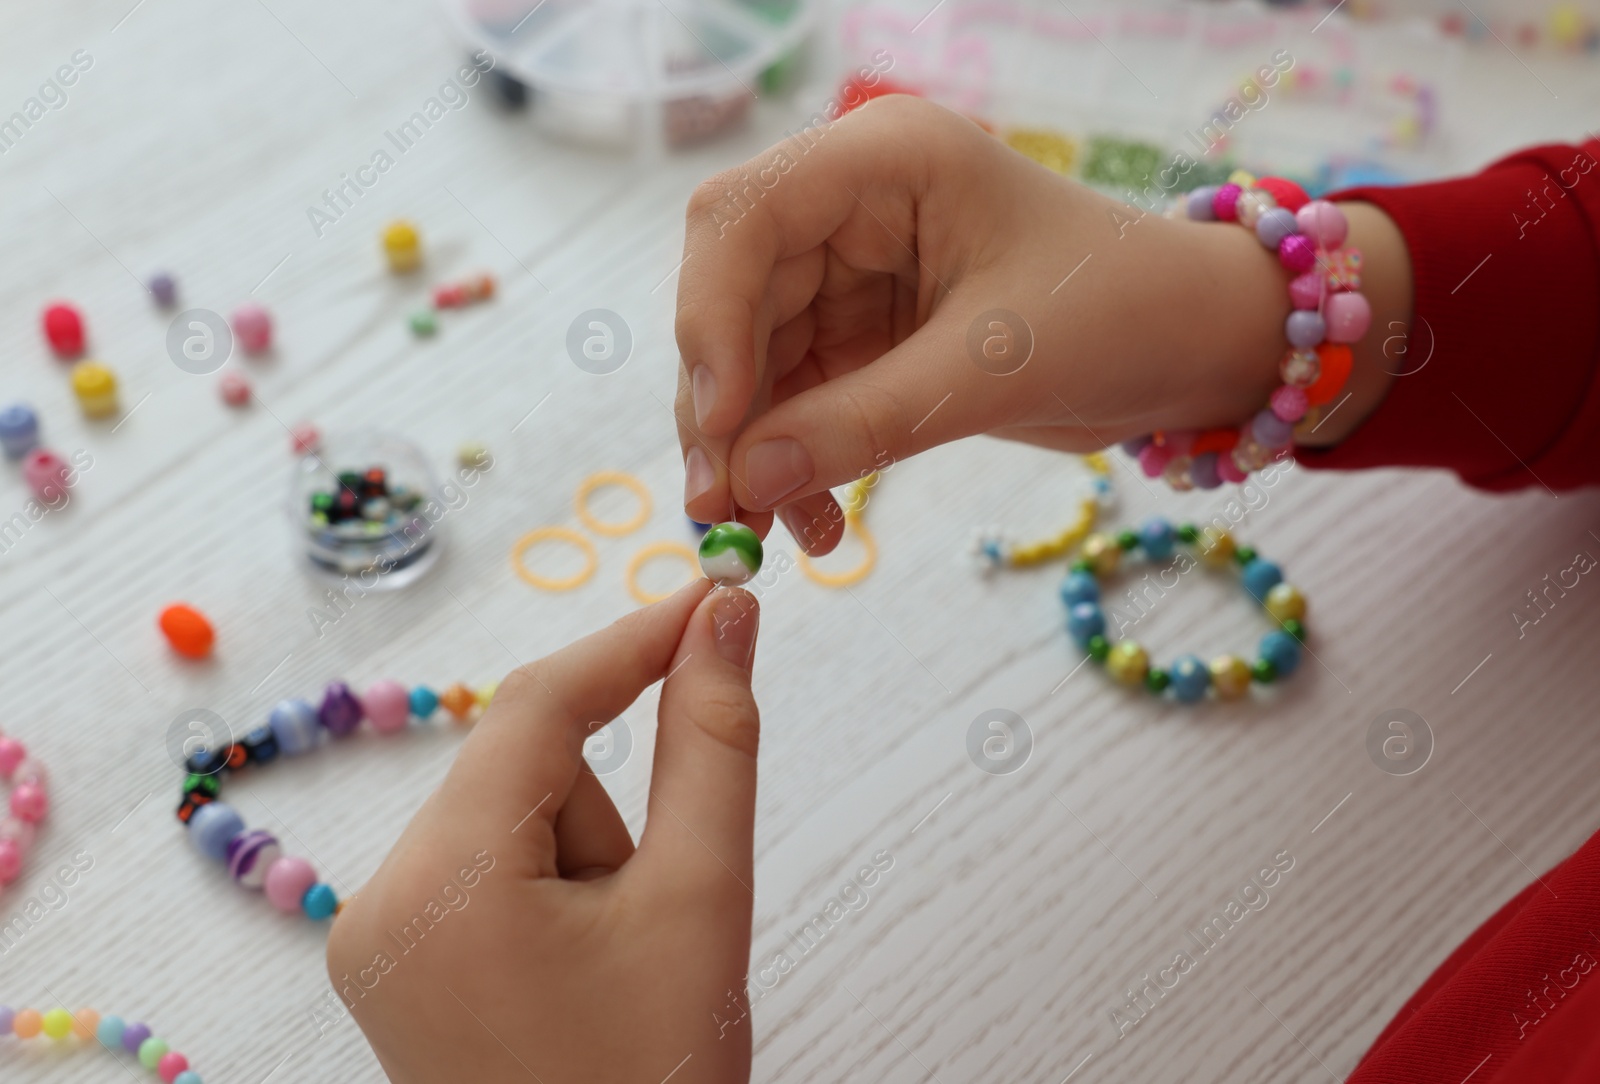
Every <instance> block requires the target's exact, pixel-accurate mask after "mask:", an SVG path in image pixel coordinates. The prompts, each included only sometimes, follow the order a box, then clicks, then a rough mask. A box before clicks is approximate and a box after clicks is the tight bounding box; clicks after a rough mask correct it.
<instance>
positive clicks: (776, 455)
mask: <svg viewBox="0 0 1600 1084" xmlns="http://www.w3.org/2000/svg"><path fill="white" fill-rule="evenodd" d="M744 471H745V482H746V484H747V485H748V486H749V487H750V495H751V496H752V497H754V498H755V500H756V502H757V503H758V504H760V506H761V508H762V509H766V508H771V507H772V506H773V505H775V504H777V503H778V502H779V501H780V500H782V499H783V498H784V497H787V496H788V495H789V494H791V493H793V492H794V491H795V490H797V489H799V488H800V487H801V486H803V485H805V484H806V483H807V482H809V481H811V476H812V474H814V473H815V471H816V468H815V467H813V466H812V465H811V453H810V452H808V451H806V449H805V445H803V444H801V443H800V442H799V441H798V440H795V439H794V438H793V437H778V438H777V439H775V440H764V441H762V442H761V443H760V444H757V445H756V446H755V447H754V448H751V449H750V451H749V453H748V454H747V455H746V456H745V459H744Z"/></svg>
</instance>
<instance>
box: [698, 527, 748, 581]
mask: <svg viewBox="0 0 1600 1084" xmlns="http://www.w3.org/2000/svg"><path fill="white" fill-rule="evenodd" d="M700 571H701V572H704V573H705V576H706V579H708V580H710V581H711V582H712V583H715V584H718V585H719V586H722V587H737V586H739V585H740V584H742V583H749V582H750V581H751V580H752V579H753V578H754V577H755V574H756V573H757V572H760V571H761V539H759V538H757V537H756V533H755V532H754V531H752V530H751V529H750V528H749V527H746V526H745V525H744V524H742V523H719V524H717V525H716V526H715V527H712V528H711V529H710V530H708V531H707V532H706V534H705V537H704V538H702V539H701V540H700Z"/></svg>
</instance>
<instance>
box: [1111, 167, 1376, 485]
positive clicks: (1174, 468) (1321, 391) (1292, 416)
mask: <svg viewBox="0 0 1600 1084" xmlns="http://www.w3.org/2000/svg"><path fill="white" fill-rule="evenodd" d="M1175 210H1178V211H1180V212H1181V213H1184V214H1187V216H1188V217H1189V218H1190V219H1192V220H1194V221H1197V222H1212V221H1220V222H1238V223H1239V224H1240V225H1241V226H1244V227H1245V228H1246V229H1248V230H1251V231H1252V232H1253V233H1254V234H1255V235H1256V237H1257V239H1259V240H1260V242H1261V243H1262V244H1263V245H1264V246H1266V247H1267V248H1269V249H1271V250H1273V251H1274V252H1276V253H1277V254H1278V262H1279V263H1281V264H1282V265H1283V267H1284V269H1285V270H1287V271H1289V272H1290V273H1291V274H1292V275H1293V276H1294V277H1293V278H1292V279H1291V280H1290V282H1289V302H1290V305H1291V306H1292V308H1291V311H1290V313H1289V316H1288V319H1287V320H1286V321H1285V323H1284V336H1285V338H1287V339H1288V342H1289V346H1288V350H1287V352H1286V353H1285V354H1284V356H1283V360H1282V361H1281V362H1279V365H1278V374H1279V376H1280V377H1281V378H1282V379H1283V383H1282V385H1280V386H1279V387H1278V388H1277V389H1276V390H1275V391H1273V393H1272V395H1271V396H1270V397H1269V398H1268V400H1267V405H1266V406H1264V407H1262V409H1261V410H1260V411H1258V412H1257V413H1256V414H1255V415H1254V416H1253V417H1251V418H1250V420H1249V421H1247V422H1245V423H1244V424H1243V425H1240V426H1236V427H1231V428H1223V429H1208V430H1198V429H1182V430H1166V431H1161V432H1156V433H1151V434H1149V435H1148V436H1143V437H1135V438H1133V439H1132V440H1128V441H1124V442H1123V445H1122V447H1123V450H1124V451H1126V452H1127V453H1128V454H1129V455H1132V456H1135V457H1136V458H1137V459H1138V460H1139V466H1140V468H1141V469H1142V470H1143V471H1144V473H1145V474H1146V475H1147V476H1149V477H1151V478H1155V477H1157V476H1160V477H1163V478H1165V479H1166V481H1167V483H1168V484H1169V485H1171V486H1172V488H1173V489H1177V490H1187V489H1195V488H1199V489H1215V488H1216V487H1217V486H1219V485H1221V484H1222V483H1223V482H1242V481H1244V480H1245V478H1246V476H1248V475H1249V474H1250V472H1251V471H1255V470H1260V469H1261V468H1262V467H1264V466H1266V465H1267V464H1268V463H1270V462H1271V461H1272V460H1274V459H1277V458H1279V457H1281V456H1283V455H1286V454H1287V453H1288V449H1289V448H1290V446H1291V445H1293V443H1294V441H1295V439H1296V437H1298V436H1303V435H1305V434H1307V433H1309V432H1310V431H1312V430H1314V429H1315V428H1316V426H1317V425H1318V424H1319V423H1320V421H1321V419H1322V416H1323V414H1322V408H1323V407H1324V406H1326V405H1327V404H1328V403H1330V402H1332V401H1333V400H1334V399H1336V398H1338V396H1339V393H1340V392H1342V391H1343V390H1344V386H1345V384H1346V383H1347V382H1348V381H1349V379H1350V372H1351V369H1352V368H1353V367H1354V355H1353V354H1352V353H1351V351H1350V346H1349V344H1350V343H1353V342H1356V341H1358V340H1360V338H1361V337H1362V336H1363V335H1365V334H1366V333H1367V328H1368V327H1369V326H1370V325H1371V323H1372V307H1371V306H1370V305H1369V304H1368V303H1367V299H1366V298H1365V297H1364V296H1362V294H1361V292H1360V288H1361V252H1360V251H1359V250H1358V249H1354V248H1345V247H1344V241H1345V237H1346V235H1347V234H1348V233H1349V223H1348V222H1347V221H1346V220H1345V216H1344V212H1343V211H1341V210H1339V208H1338V207H1336V206H1335V205H1334V204H1332V203H1329V202H1328V201H1327V200H1313V199H1311V198H1310V197H1309V196H1307V195H1306V193H1305V190H1304V189H1302V188H1301V187H1300V186H1299V185H1297V184H1295V183H1294V182H1293V181H1289V180H1285V179H1283V178H1281V177H1262V178H1261V179H1260V180H1257V179H1256V178H1254V177H1252V176H1250V175H1249V174H1248V173H1245V172H1243V171H1239V172H1236V173H1235V174H1233V176H1232V177H1230V178H1229V180H1228V183H1227V184H1224V185H1219V186H1215V187H1213V186H1205V187H1202V188H1196V189H1195V190H1194V191H1193V192H1190V193H1189V195H1188V197H1187V199H1186V200H1185V202H1184V204H1183V205H1182V207H1181V208H1178V209H1175Z"/></svg>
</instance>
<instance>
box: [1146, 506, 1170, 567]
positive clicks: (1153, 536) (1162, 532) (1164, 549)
mask: <svg viewBox="0 0 1600 1084" xmlns="http://www.w3.org/2000/svg"><path fill="white" fill-rule="evenodd" d="M1177 537H1178V536H1177V532H1176V531H1174V530H1173V529H1172V524H1171V523H1170V522H1169V521H1168V520H1167V519H1166V518H1164V517H1162V516H1151V517H1150V518H1149V519H1147V520H1145V521H1144V522H1143V523H1141V524H1140V525H1139V545H1141V546H1143V547H1144V554H1145V556H1146V557H1148V558H1150V560H1152V561H1165V560H1166V559H1167V558H1168V557H1171V556H1172V548H1173V544H1174V543H1175V542H1176V541H1177Z"/></svg>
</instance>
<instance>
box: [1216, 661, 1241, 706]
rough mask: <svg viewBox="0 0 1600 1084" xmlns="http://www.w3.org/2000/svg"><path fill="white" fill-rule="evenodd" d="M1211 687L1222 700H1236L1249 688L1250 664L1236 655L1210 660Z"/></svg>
mask: <svg viewBox="0 0 1600 1084" xmlns="http://www.w3.org/2000/svg"><path fill="white" fill-rule="evenodd" d="M1211 687H1212V688H1214V689H1216V690H1217V695H1218V696H1219V697H1221V698H1222V699H1224V700H1237V699H1239V697H1241V696H1243V695H1244V694H1245V691H1246V690H1248V689H1249V688H1250V664H1249V663H1247V662H1245V661H1244V660H1243V659H1241V658H1239V656H1237V655H1218V656H1217V657H1216V658H1214V659H1212V660H1211Z"/></svg>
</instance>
